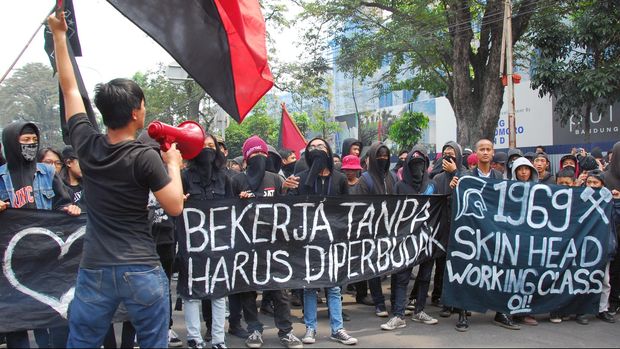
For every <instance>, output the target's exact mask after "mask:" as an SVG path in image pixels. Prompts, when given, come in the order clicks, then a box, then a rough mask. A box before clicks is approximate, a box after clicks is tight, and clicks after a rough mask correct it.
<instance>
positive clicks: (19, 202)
mask: <svg viewBox="0 0 620 349" xmlns="http://www.w3.org/2000/svg"><path fill="white" fill-rule="evenodd" d="M11 201H12V202H13V208H21V207H24V206H26V205H27V204H29V203H30V204H32V203H34V196H33V195H32V186H31V185H28V186H25V187H23V188H21V189H19V190H16V191H15V196H13V200H11Z"/></svg>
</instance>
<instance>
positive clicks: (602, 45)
mask: <svg viewBox="0 0 620 349" xmlns="http://www.w3.org/2000/svg"><path fill="white" fill-rule="evenodd" d="M528 42H529V43H530V44H531V45H532V46H534V47H536V48H537V49H538V50H537V53H538V54H537V55H535V56H534V58H533V60H534V65H533V66H534V69H533V74H532V82H531V86H532V88H540V96H541V97H542V96H545V95H546V96H553V97H555V99H556V101H555V111H556V112H557V114H558V115H559V118H560V120H561V121H562V122H563V123H566V122H567V121H568V120H569V119H570V117H571V116H573V115H575V116H581V115H590V112H591V111H592V112H593V111H595V109H596V110H597V111H598V112H602V111H603V110H608V109H609V105H611V104H613V103H615V102H617V101H620V2H618V1H614V0H588V1H575V0H571V1H558V2H557V3H556V5H555V6H553V7H549V8H546V9H544V11H541V12H540V13H538V14H537V15H536V16H535V17H534V18H533V19H532V32H531V35H529V36H528ZM584 120H585V122H586V127H588V124H587V123H589V121H590V118H589V117H586V118H584Z"/></svg>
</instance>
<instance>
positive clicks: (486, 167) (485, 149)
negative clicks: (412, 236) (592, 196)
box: [450, 139, 521, 330]
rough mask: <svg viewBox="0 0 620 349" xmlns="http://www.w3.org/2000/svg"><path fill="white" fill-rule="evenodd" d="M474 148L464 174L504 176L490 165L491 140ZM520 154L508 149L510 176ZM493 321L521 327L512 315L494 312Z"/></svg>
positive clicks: (455, 182)
mask: <svg viewBox="0 0 620 349" xmlns="http://www.w3.org/2000/svg"><path fill="white" fill-rule="evenodd" d="M475 148H476V149H475V151H476V152H475V153H474V154H476V157H477V163H476V166H475V167H474V168H473V169H471V170H470V171H469V172H466V175H470V176H473V177H479V178H491V179H503V177H504V176H503V175H502V173H501V172H499V171H497V170H494V169H493V168H492V167H491V161H492V160H493V155H494V153H495V150H494V149H493V142H491V141H490V140H488V139H481V140H479V141H478V142H476V147H475ZM520 154H521V151H520V150H518V149H513V151H512V153H511V151H508V163H509V164H510V166H507V168H509V169H510V176H511V177H512V175H513V174H514V171H513V165H514V164H513V163H512V162H510V160H511V158H512V159H513V160H516V159H518V158H521V156H520ZM513 162H514V161H513ZM507 172H508V171H507ZM458 180H459V178H458V177H454V178H453V179H452V181H451V182H450V187H451V188H456V186H457V183H458ZM461 312H465V310H461ZM461 317H462V314H460V315H459V318H461ZM493 322H494V323H495V324H497V325H498V326H501V327H504V328H507V329H509V330H519V329H521V327H520V326H519V325H518V324H516V323H515V322H514V320H513V318H512V316H510V315H509V314H505V313H500V312H496V313H495V318H494V320H493Z"/></svg>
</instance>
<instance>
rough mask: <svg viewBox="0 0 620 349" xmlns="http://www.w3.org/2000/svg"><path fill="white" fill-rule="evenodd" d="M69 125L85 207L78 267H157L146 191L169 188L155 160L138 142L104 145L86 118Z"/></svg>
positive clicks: (154, 154) (104, 139) (79, 116)
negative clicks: (81, 248)
mask: <svg viewBox="0 0 620 349" xmlns="http://www.w3.org/2000/svg"><path fill="white" fill-rule="evenodd" d="M67 125H68V127H69V137H70V139H71V144H72V145H73V148H74V149H76V151H77V154H78V157H79V159H80V167H81V169H82V174H83V177H82V185H83V187H84V192H85V195H84V200H86V204H87V206H88V213H87V214H88V223H87V225H86V236H85V240H84V249H83V253H82V262H81V266H82V267H84V268H94V267H100V266H109V265H127V264H146V265H158V264H159V257H158V256H157V252H156V249H155V242H154V240H153V236H152V235H151V229H150V222H149V220H148V209H147V203H148V196H149V190H151V191H153V192H156V191H158V190H160V189H162V188H163V187H164V186H166V185H167V184H168V183H169V182H170V178H169V177H168V174H167V173H166V170H165V168H164V165H163V163H162V161H161V158H160V156H159V154H157V152H156V151H155V150H154V149H153V148H151V147H150V146H147V145H144V144H142V143H140V142H136V141H123V142H120V143H117V144H110V143H108V139H107V136H106V135H103V134H99V133H97V131H96V130H95V129H94V128H93V126H92V125H91V123H90V122H89V121H88V118H87V117H86V115H85V114H77V115H75V116H73V117H72V118H71V119H70V120H69V122H68V124H67Z"/></svg>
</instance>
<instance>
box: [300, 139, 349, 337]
mask: <svg viewBox="0 0 620 349" xmlns="http://www.w3.org/2000/svg"><path fill="white" fill-rule="evenodd" d="M305 154H306V161H307V163H308V169H307V170H305V171H303V172H301V173H299V174H298V178H297V183H298V185H297V187H296V188H293V189H291V190H289V195H325V196H340V195H347V194H348V193H349V186H348V185H347V180H346V177H345V176H344V175H343V174H342V173H341V172H340V171H336V170H334V161H333V153H332V150H331V148H330V146H329V144H328V143H327V142H326V141H325V140H324V139H322V138H318V137H317V138H314V139H312V140H310V142H308V145H307V146H306V151H305ZM295 184H296V183H295ZM295 184H293V185H295ZM325 293H326V295H327V306H328V309H329V317H330V325H331V339H332V340H335V341H338V342H340V343H342V344H347V345H353V344H356V343H357V339H355V338H353V337H351V336H350V335H349V334H348V333H347V332H346V330H345V329H344V327H343V316H342V298H341V297H342V296H341V292H340V287H338V286H334V287H328V288H326V289H325ZM303 294H304V322H305V323H306V334H305V335H304V337H303V338H302V341H303V342H304V343H307V344H312V343H314V342H315V341H316V330H317V318H316V315H317V308H316V306H317V290H316V289H314V288H306V289H304V291H303Z"/></svg>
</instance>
